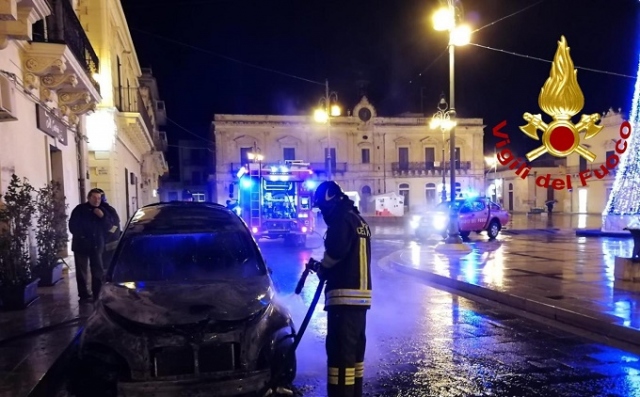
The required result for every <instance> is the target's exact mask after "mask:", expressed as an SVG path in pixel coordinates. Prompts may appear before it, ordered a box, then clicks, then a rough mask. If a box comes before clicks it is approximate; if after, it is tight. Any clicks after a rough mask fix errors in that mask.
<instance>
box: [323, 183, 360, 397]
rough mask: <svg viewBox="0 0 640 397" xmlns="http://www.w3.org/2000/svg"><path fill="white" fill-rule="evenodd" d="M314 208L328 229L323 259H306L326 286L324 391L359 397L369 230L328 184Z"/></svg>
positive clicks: (340, 396) (338, 191)
mask: <svg viewBox="0 0 640 397" xmlns="http://www.w3.org/2000/svg"><path fill="white" fill-rule="evenodd" d="M314 207H317V208H319V209H320V212H322V217H323V218H324V221H325V223H326V224H327V226H328V229H327V233H326V235H325V242H324V246H325V252H324V257H323V258H322V260H321V261H319V262H317V261H310V263H312V265H311V266H313V268H312V269H311V270H313V271H314V272H316V273H317V274H318V277H320V278H321V279H323V280H326V283H327V284H326V289H325V299H326V300H325V310H326V311H327V339H326V349H327V366H328V378H327V393H328V396H329V397H347V396H348V397H352V396H355V397H361V396H362V378H363V374H364V353H365V346H366V335H365V328H366V317H367V310H368V309H369V308H370V307H371V259H370V256H371V232H370V230H369V225H367V222H365V220H364V219H363V218H362V217H361V216H360V213H359V212H358V210H357V208H356V207H355V206H354V202H353V201H351V200H350V199H349V198H348V197H347V195H346V194H344V192H343V191H342V189H341V188H340V186H339V185H338V184H337V183H335V182H333V181H326V182H323V183H321V184H320V185H319V186H318V188H317V189H316V191H315V194H314ZM314 262H315V264H313V263H314Z"/></svg>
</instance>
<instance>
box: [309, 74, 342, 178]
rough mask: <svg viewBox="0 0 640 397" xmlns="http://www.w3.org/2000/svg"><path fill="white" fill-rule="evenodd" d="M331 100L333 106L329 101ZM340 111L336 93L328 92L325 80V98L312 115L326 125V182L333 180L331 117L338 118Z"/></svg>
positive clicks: (327, 83)
mask: <svg viewBox="0 0 640 397" xmlns="http://www.w3.org/2000/svg"><path fill="white" fill-rule="evenodd" d="M332 98H333V105H332V104H331V99H332ZM340 113H341V110H340V106H338V93H337V92H335V91H333V92H329V80H328V79H327V80H325V96H323V97H322V98H320V101H319V102H318V108H317V109H316V110H315V112H314V113H313V118H314V120H315V121H316V122H318V123H325V124H327V149H326V150H327V154H326V159H325V162H326V163H327V164H326V167H327V180H329V181H330V180H331V179H332V178H333V169H332V168H333V164H332V163H331V117H338V116H340Z"/></svg>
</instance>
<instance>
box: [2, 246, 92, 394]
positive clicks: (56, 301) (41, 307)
mask: <svg viewBox="0 0 640 397" xmlns="http://www.w3.org/2000/svg"><path fill="white" fill-rule="evenodd" d="M67 263H68V264H69V266H70V269H66V271H65V272H64V274H63V276H64V278H63V280H62V281H60V282H59V283H57V284H56V285H55V286H53V287H42V288H38V294H39V299H38V300H36V301H35V302H33V303H32V304H31V305H30V306H29V307H28V308H27V309H25V310H18V311H0V396H3V397H4V396H7V397H9V396H11V397H21V396H27V395H28V394H29V393H30V392H31V391H32V390H33V388H34V387H35V386H36V385H37V384H38V382H39V381H40V380H41V379H42V377H43V376H44V375H45V373H46V372H47V371H48V370H49V368H50V367H51V366H52V365H53V364H54V362H56V360H57V359H58V357H60V355H61V354H62V352H63V351H64V350H65V349H66V347H67V346H68V345H69V343H70V342H71V341H72V340H73V338H74V337H75V336H76V334H77V333H78V331H79V329H80V326H81V324H82V321H83V318H86V317H87V316H88V314H89V311H90V310H91V306H90V305H83V307H80V305H79V304H78V296H77V288H76V283H75V270H74V266H73V259H72V258H68V259H67Z"/></svg>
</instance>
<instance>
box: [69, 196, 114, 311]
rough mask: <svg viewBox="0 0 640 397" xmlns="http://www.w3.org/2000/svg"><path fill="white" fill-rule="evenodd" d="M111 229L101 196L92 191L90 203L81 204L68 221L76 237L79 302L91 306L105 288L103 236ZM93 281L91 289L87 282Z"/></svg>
mask: <svg viewBox="0 0 640 397" xmlns="http://www.w3.org/2000/svg"><path fill="white" fill-rule="evenodd" d="M111 225H112V221H111V220H110V216H109V213H108V211H107V210H106V209H105V207H104V206H102V193H101V192H100V190H99V189H91V190H90V191H89V194H88V195H87V202H86V203H83V204H78V205H77V206H76V208H74V209H73V211H72V212H71V217H70V218H69V231H70V232H71V234H72V235H73V240H72V242H71V249H72V250H73V256H74V259H75V264H76V281H77V283H78V295H79V297H80V302H91V301H92V300H93V299H94V298H97V297H98V294H99V293H100V288H101V287H102V276H103V275H104V270H103V268H102V254H103V252H104V240H105V238H104V236H105V233H106V232H107V231H108V230H109V228H110V227H111ZM89 272H90V277H91V288H90V289H89V285H88V282H87V278H88V276H89Z"/></svg>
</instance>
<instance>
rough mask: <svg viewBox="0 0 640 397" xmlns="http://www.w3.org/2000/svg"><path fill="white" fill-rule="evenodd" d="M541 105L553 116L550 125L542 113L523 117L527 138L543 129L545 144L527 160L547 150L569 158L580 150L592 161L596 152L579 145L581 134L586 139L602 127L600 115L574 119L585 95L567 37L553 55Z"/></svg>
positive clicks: (533, 151)
mask: <svg viewBox="0 0 640 397" xmlns="http://www.w3.org/2000/svg"><path fill="white" fill-rule="evenodd" d="M538 105H539V106H540V109H542V111H543V112H545V113H546V114H548V115H549V116H551V117H552V118H553V121H552V122H551V123H549V124H547V123H545V122H544V121H542V116H541V115H540V114H536V115H532V114H531V113H525V114H524V116H523V118H524V120H525V121H526V122H527V123H528V124H527V125H524V126H522V127H520V130H521V131H522V132H524V133H525V134H526V135H527V136H528V137H530V138H532V139H535V140H539V139H540V138H539V137H538V130H540V131H542V146H540V147H539V148H537V149H534V150H532V151H530V152H529V153H527V159H528V160H529V161H533V160H535V159H537V158H538V157H540V156H542V155H543V154H545V153H549V154H551V155H552V156H556V157H567V156H568V155H570V154H572V153H573V152H577V153H578V154H579V155H580V156H582V157H584V158H585V159H587V160H588V161H590V162H593V161H594V160H595V159H596V155H595V154H594V153H593V152H591V151H590V150H588V149H587V148H585V147H584V146H582V145H580V135H579V133H580V132H582V131H584V132H585V134H584V139H589V138H593V137H594V136H596V135H597V134H598V133H599V132H600V131H601V130H602V126H601V125H598V124H597V123H598V122H599V121H600V115H599V114H597V113H595V114H592V115H584V114H583V115H582V116H581V118H580V121H579V122H578V123H577V124H573V123H572V122H571V118H572V117H573V116H575V115H576V114H578V113H579V112H580V111H581V110H582V107H583V106H584V95H583V94H582V90H581V89H580V86H579V85H578V71H577V70H576V69H575V68H574V66H573V60H571V56H570V55H569V47H567V40H566V39H565V37H564V36H562V37H561V38H560V41H559V42H558V50H557V51H556V55H555V56H554V58H553V64H552V65H551V73H550V75H549V78H548V79H547V81H546V82H545V83H544V86H543V87H542V89H541V90H540V95H539V96H538Z"/></svg>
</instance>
